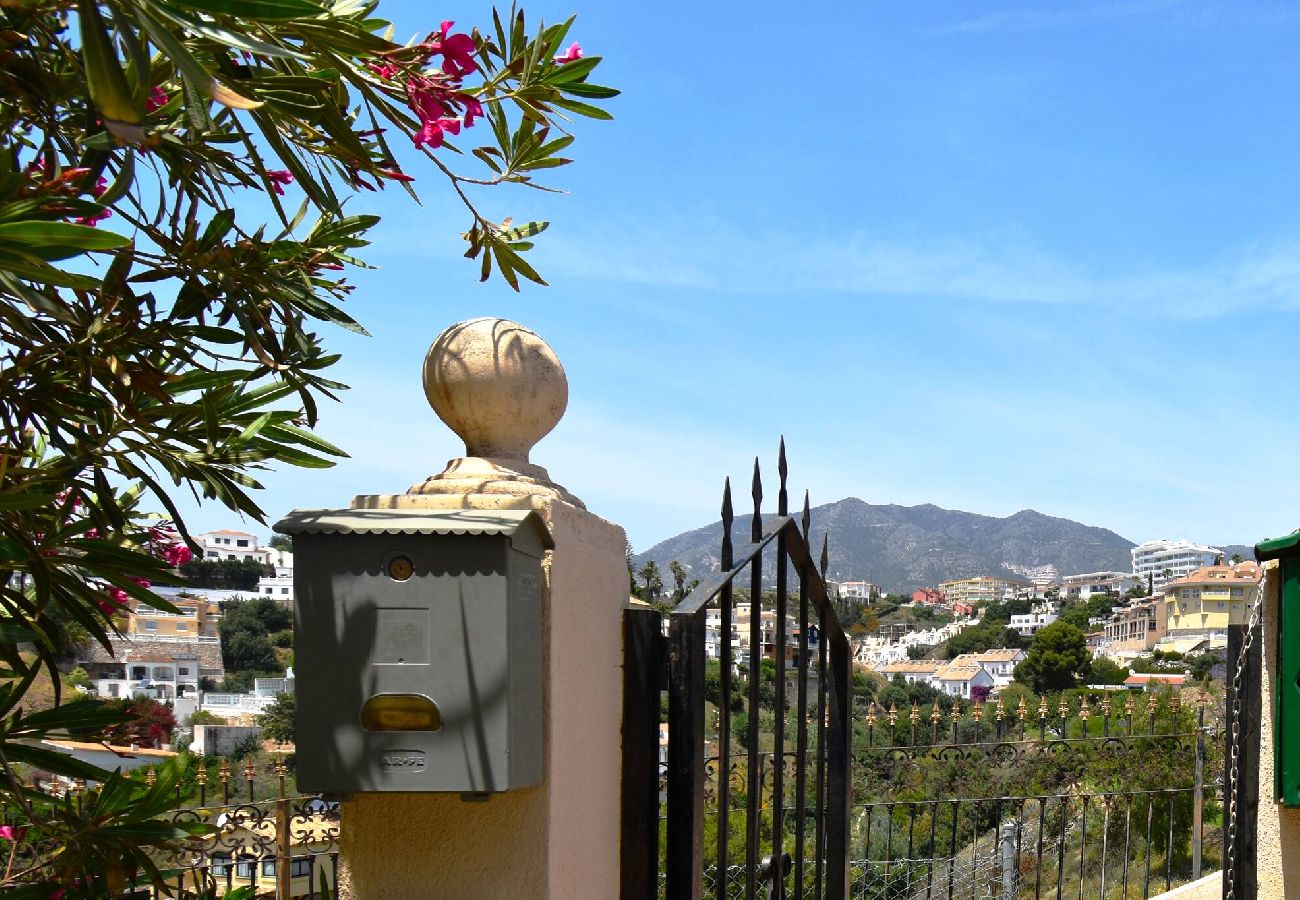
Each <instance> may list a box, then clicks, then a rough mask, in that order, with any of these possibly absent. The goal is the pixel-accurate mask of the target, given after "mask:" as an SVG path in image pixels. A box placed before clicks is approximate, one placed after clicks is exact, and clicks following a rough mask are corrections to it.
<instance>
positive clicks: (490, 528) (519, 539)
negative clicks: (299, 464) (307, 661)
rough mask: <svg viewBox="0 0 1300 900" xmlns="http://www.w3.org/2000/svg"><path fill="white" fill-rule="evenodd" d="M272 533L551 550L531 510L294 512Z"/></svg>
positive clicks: (536, 551) (538, 518) (538, 552)
mask: <svg viewBox="0 0 1300 900" xmlns="http://www.w3.org/2000/svg"><path fill="white" fill-rule="evenodd" d="M274 529H275V531H277V532H278V533H280V534H287V535H295V534H482V535H501V536H504V537H508V538H509V539H510V545H511V546H512V547H513V548H514V549H515V550H518V551H520V552H522V553H527V554H529V555H530V556H534V557H536V558H538V559H540V558H541V557H542V554H543V552H544V551H546V550H552V549H554V548H555V542H554V541H553V540H552V539H551V533H550V531H548V530H547V528H546V523H545V522H543V521H542V517H541V516H539V515H538V514H537V513H536V512H534V511H533V510H531V509H492V510H487V509H446V510H443V509H429V510H409V509H295V510H294V511H293V512H291V513H289V514H288V515H287V516H285V517H284V518H283V519H281V520H280V521H279V522H276V523H275V526H274Z"/></svg>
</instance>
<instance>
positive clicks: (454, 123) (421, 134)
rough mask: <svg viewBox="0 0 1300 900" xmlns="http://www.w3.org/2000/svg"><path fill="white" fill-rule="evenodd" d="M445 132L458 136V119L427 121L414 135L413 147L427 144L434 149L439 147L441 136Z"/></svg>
mask: <svg viewBox="0 0 1300 900" xmlns="http://www.w3.org/2000/svg"><path fill="white" fill-rule="evenodd" d="M446 132H451V133H452V134H460V119H428V120H426V121H425V123H424V126H423V127H422V128H421V129H420V130H419V131H417V132H416V133H415V138H414V140H415V146H417V147H419V146H421V145H422V144H428V145H429V146H430V147H434V148H437V147H441V146H442V136H443V134H444V133H446Z"/></svg>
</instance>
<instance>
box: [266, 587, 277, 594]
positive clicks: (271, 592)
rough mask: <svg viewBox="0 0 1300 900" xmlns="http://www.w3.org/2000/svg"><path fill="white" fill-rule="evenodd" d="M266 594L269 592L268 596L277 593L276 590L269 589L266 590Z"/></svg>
mask: <svg viewBox="0 0 1300 900" xmlns="http://www.w3.org/2000/svg"><path fill="white" fill-rule="evenodd" d="M266 592H267V593H268V594H274V593H275V588H267V589H266Z"/></svg>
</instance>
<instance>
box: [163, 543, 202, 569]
mask: <svg viewBox="0 0 1300 900" xmlns="http://www.w3.org/2000/svg"><path fill="white" fill-rule="evenodd" d="M162 558H163V559H164V560H166V562H167V564H168V565H169V566H171V567H172V568H180V567H181V566H183V565H185V564H186V563H187V562H189V561H190V560H191V559H193V558H194V554H193V553H191V552H190V548H189V547H187V546H185V545H184V544H172V545H171V546H170V547H164V548H163V551H162Z"/></svg>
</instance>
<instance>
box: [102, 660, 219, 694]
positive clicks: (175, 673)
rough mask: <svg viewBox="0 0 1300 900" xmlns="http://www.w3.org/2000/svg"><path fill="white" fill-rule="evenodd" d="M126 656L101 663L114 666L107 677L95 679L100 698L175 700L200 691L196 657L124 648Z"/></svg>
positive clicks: (110, 667) (105, 666) (107, 666)
mask: <svg viewBox="0 0 1300 900" xmlns="http://www.w3.org/2000/svg"><path fill="white" fill-rule="evenodd" d="M123 655H124V656H125V659H124V660H123V661H122V662H120V663H116V664H106V665H103V666H102V668H104V669H116V671H114V672H112V673H111V675H110V677H107V678H96V679H95V693H96V694H98V695H99V696H100V697H149V698H151V699H153V700H174V699H176V698H177V697H185V696H194V695H196V694H197V693H198V691H199V659H198V657H197V656H194V655H192V654H187V653H170V654H168V653H137V652H136V651H135V650H127V651H126V652H125V653H124V654H123Z"/></svg>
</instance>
